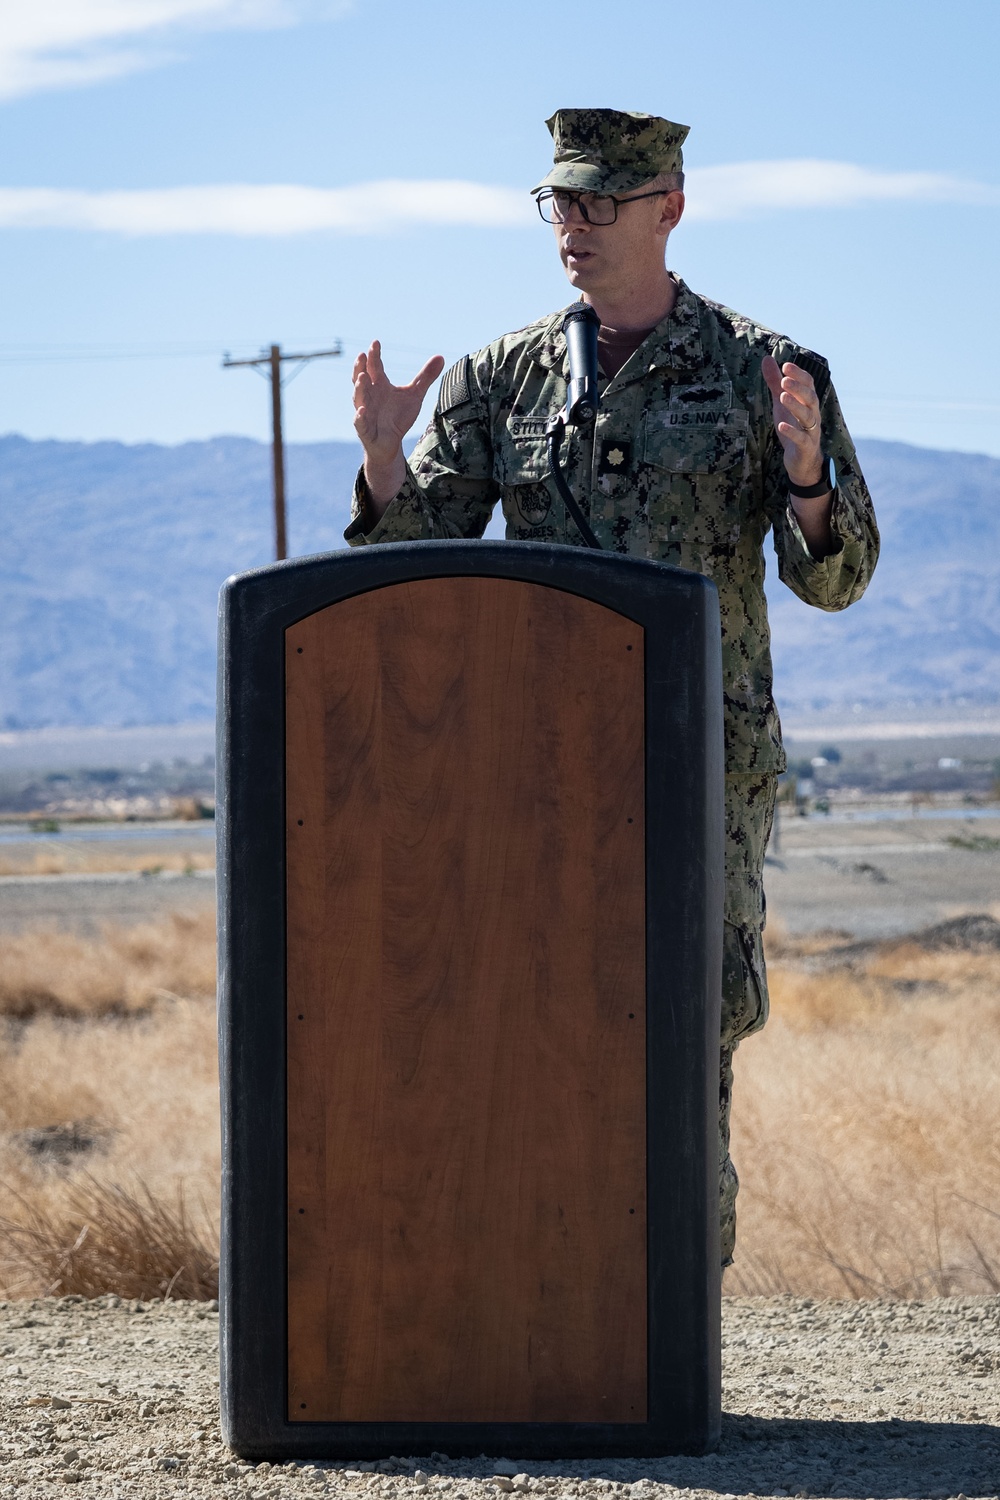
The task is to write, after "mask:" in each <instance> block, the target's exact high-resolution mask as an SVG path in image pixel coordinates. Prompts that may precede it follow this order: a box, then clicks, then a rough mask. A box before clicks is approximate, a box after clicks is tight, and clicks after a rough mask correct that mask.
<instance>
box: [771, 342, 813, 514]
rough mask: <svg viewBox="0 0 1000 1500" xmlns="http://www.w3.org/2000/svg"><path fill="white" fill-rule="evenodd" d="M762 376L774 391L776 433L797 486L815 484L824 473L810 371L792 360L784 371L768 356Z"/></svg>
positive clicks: (772, 392)
mask: <svg viewBox="0 0 1000 1500" xmlns="http://www.w3.org/2000/svg"><path fill="white" fill-rule="evenodd" d="M761 368H762V373H763V376H764V379H765V380H766V382H767V388H768V390H769V391H770V392H771V404H772V411H773V416H774V430H775V432H776V433H777V434H778V441H779V442H780V444H781V446H782V448H783V449H784V450H785V468H786V469H787V471H788V477H789V479H790V480H791V481H792V483H793V484H801V485H809V484H815V483H816V482H817V480H818V479H819V477H820V475H821V474H822V472H823V452H822V448H821V446H820V444H821V440H822V436H823V434H822V429H821V426H820V412H819V397H818V396H817V394H816V386H815V383H814V382H813V378H812V376H811V375H810V374H809V371H808V370H803V369H802V368H801V366H799V365H793V364H792V363H791V362H790V361H789V362H787V363H786V364H783V365H782V366H781V367H780V369H779V367H778V361H777V360H776V359H774V358H773V357H772V356H771V355H770V354H767V355H765V357H764V362H763V365H762V367H761Z"/></svg>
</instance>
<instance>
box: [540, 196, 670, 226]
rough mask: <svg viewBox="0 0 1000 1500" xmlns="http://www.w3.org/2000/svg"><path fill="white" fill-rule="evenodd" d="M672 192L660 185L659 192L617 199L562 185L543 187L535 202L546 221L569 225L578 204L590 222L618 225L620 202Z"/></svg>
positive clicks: (547, 222)
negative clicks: (568, 188)
mask: <svg viewBox="0 0 1000 1500" xmlns="http://www.w3.org/2000/svg"><path fill="white" fill-rule="evenodd" d="M668 191H669V189H667V188H658V189H657V190H656V192H655V193H636V195H635V197H634V198H615V197H613V196H612V195H611V194H610V193H570V192H565V191H564V190H563V189H562V188H542V191H541V192H540V193H539V194H538V195H537V197H536V198H535V202H536V203H537V204H538V212H539V213H540V214H541V216H542V218H543V219H544V220H545V223H546V224H565V222H566V220H567V219H568V218H569V216H570V214H571V213H572V212H573V208H574V206H575V207H577V208H578V209H579V210H580V214H581V217H582V218H584V219H586V221H587V223H588V224H614V223H615V221H616V220H617V218H618V206H619V204H621V203H638V202H639V201H640V199H642V198H662V197H664V196H665V195H666V193H667V192H668Z"/></svg>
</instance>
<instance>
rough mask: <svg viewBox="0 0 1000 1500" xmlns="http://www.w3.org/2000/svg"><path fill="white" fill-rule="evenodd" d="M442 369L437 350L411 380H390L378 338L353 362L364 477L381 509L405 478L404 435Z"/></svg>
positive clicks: (356, 418)
mask: <svg viewBox="0 0 1000 1500" xmlns="http://www.w3.org/2000/svg"><path fill="white" fill-rule="evenodd" d="M443 369H444V360H443V359H442V358H441V356H440V354H435V356H434V358H433V359H429V360H428V361H427V363H426V364H425V365H424V367H423V369H422V370H421V371H420V373H419V374H418V375H417V376H416V378H415V379H413V380H411V381H410V383H409V385H393V384H392V381H391V380H390V379H389V377H388V376H387V375H386V373H385V367H384V365H383V364H382V346H381V345H380V343H379V341H378V339H376V340H375V342H374V343H373V344H372V346H371V348H370V349H369V350H368V353H367V354H359V355H358V357H357V359H356V360H355V361H354V430H355V432H356V433H357V434H358V437H359V438H360V439H361V443H362V446H363V447H364V450H365V480H366V482H367V485H368V490H369V493H370V495H371V498H372V500H373V501H374V502H375V505H376V507H377V508H378V509H379V511H382V510H384V509H385V507H386V506H387V505H388V503H389V501H390V500H392V499H393V497H394V496H395V495H396V494H397V493H398V491H399V489H400V488H401V486H402V484H403V480H404V479H405V478H406V461H405V459H404V458H403V438H404V437H405V436H406V434H407V433H408V432H409V430H410V428H411V427H412V426H413V424H414V422H415V421H416V420H417V417H418V416H419V415H420V408H421V406H422V405H423V400H424V397H425V396H426V395H427V392H428V390H429V389H430V387H431V386H432V385H433V383H434V381H435V380H436V379H437V378H438V376H439V375H440V374H441V371H442V370H443Z"/></svg>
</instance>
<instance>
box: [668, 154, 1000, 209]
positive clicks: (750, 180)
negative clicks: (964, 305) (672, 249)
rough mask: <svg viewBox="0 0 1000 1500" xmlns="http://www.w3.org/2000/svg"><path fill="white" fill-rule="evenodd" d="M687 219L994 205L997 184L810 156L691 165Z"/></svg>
mask: <svg viewBox="0 0 1000 1500" xmlns="http://www.w3.org/2000/svg"><path fill="white" fill-rule="evenodd" d="M686 187H687V209H686V213H687V217H688V218H691V219H742V218H746V217H747V216H749V215H751V214H754V213H760V212H762V211H763V210H774V209H802V208H851V207H855V206H856V205H858V204H860V203H891V202H897V203H899V202H925V203H973V204H981V205H984V206H989V205H996V204H1000V188H996V187H990V186H988V185H987V184H985V183H982V182H973V181H970V180H969V179H968V178H963V177H952V176H950V175H948V174H946V173H943V172H881V171H879V170H878V169H877V168H875V167H860V166H857V165H856V164H855V163H854V162H849V161H819V160H813V159H811V158H808V157H807V158H800V159H792V160H789V161H741V162H734V163H733V164H732V165H731V166H722V167H694V168H692V170H691V171H690V172H688V174H687V183H686Z"/></svg>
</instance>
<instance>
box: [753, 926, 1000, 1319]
mask: <svg viewBox="0 0 1000 1500" xmlns="http://www.w3.org/2000/svg"><path fill="white" fill-rule="evenodd" d="M812 947H813V948H814V949H815V945H812ZM772 952H773V950H772ZM779 952H782V957H781V958H775V957H772V962H771V967H770V980H771V996H772V1019H771V1021H770V1022H769V1024H768V1026H767V1028H766V1030H765V1031H764V1032H763V1033H761V1035H760V1036H758V1037H753V1038H751V1039H750V1040H749V1041H748V1042H747V1043H746V1044H745V1045H744V1047H743V1048H742V1049H741V1051H740V1052H739V1054H738V1057H737V1063H736V1092H735V1095H734V1101H735V1102H734V1116H733V1135H734V1140H733V1155H734V1159H735V1160H736V1164H737V1167H738V1169H739V1170H740V1173H741V1177H742V1181H743V1188H742V1191H741V1194H740V1205H739V1208H740V1223H739V1240H738V1247H737V1262H736V1265H735V1266H734V1268H733V1270H732V1271H730V1272H729V1273H728V1274H727V1277H726V1291H727V1292H730V1293H769V1292H793V1293H797V1294H798V1295H808V1296H835V1297H843V1296H849V1297H864V1296H874V1295H879V1296H888V1297H920V1296H936V1295H948V1294H955V1293H976V1292H998V1291H1000V1094H998V1091H997V1087H996V1078H997V1070H998V1065H1000V953H997V952H978V953H975V952H961V951H927V950H926V949H924V948H921V947H920V946H918V945H917V944H915V943H912V942H911V943H900V944H892V945H889V944H886V945H882V946H880V947H878V948H876V949H874V950H873V951H872V952H871V954H870V955H868V956H867V957H865V958H863V959H862V960H860V961H859V960H858V959H854V960H853V961H852V965H851V967H843V966H842V967H830V968H826V969H817V968H815V967H810V966H809V965H810V963H812V964H813V965H814V964H815V958H812V959H810V958H808V957H805V956H803V957H801V958H800V960H799V961H798V962H796V961H795V959H794V957H793V956H791V955H790V954H789V951H788V945H787V944H786V945H785V946H784V949H783V950H782V949H781V947H779Z"/></svg>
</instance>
